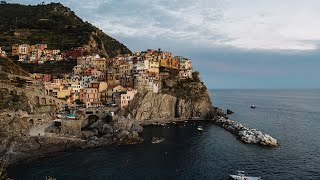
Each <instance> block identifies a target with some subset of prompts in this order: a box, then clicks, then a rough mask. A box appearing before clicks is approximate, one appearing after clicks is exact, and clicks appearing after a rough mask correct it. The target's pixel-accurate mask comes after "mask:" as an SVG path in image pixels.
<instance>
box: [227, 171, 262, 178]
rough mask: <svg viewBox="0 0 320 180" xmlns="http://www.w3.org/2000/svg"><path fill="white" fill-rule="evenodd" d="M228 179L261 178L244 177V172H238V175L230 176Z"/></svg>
mask: <svg viewBox="0 0 320 180" xmlns="http://www.w3.org/2000/svg"><path fill="white" fill-rule="evenodd" d="M229 179H234V180H261V177H253V176H246V175H245V174H244V171H238V175H231V174H230V178H229Z"/></svg>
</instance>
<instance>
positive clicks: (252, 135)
mask: <svg viewBox="0 0 320 180" xmlns="http://www.w3.org/2000/svg"><path fill="white" fill-rule="evenodd" d="M215 123H216V124H217V125H219V126H221V127H222V128H224V129H226V130H227V131H229V132H231V133H232V134H234V135H235V136H236V137H237V138H239V139H240V140H241V141H242V142H245V143H249V144H260V145H263V146H271V147H276V146H278V145H279V143H278V141H277V140H276V139H274V138H273V137H271V136H270V135H268V134H265V133H263V132H261V131H257V130H256V129H251V128H248V127H244V126H243V125H242V124H240V123H237V122H235V121H232V120H230V119H226V118H224V117H220V118H216V119H215Z"/></svg>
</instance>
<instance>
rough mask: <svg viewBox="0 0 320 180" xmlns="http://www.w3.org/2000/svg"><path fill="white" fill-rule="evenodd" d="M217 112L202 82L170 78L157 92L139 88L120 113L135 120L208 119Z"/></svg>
mask: <svg viewBox="0 0 320 180" xmlns="http://www.w3.org/2000/svg"><path fill="white" fill-rule="evenodd" d="M169 84H171V85H169ZM218 113H219V112H218V110H217V109H216V108H214V107H213V106H212V103H211V100H210V97H209V93H208V90H207V88H206V86H205V85H204V84H203V83H201V82H183V83H181V82H179V83H178V82H177V81H173V82H166V84H165V85H164V87H163V89H162V91H161V93H159V94H153V93H152V92H139V93H138V94H137V95H136V96H135V98H134V99H133V100H132V101H131V102H130V105H129V107H128V109H127V110H126V112H125V113H124V114H125V115H127V116H128V117H130V118H133V119H135V120H138V121H147V120H156V121H158V120H160V121H161V120H174V119H191V118H196V119H212V118H213V117H214V116H215V115H216V114H218Z"/></svg>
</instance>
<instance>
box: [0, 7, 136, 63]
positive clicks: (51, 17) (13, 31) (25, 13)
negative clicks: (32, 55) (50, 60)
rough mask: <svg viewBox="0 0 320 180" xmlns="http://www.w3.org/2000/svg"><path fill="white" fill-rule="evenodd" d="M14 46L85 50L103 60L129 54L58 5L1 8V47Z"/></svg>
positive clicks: (94, 28)
mask: <svg viewBox="0 0 320 180" xmlns="http://www.w3.org/2000/svg"><path fill="white" fill-rule="evenodd" d="M15 43H19V44H20V43H27V44H37V43H45V44H48V48H50V49H60V50H68V49H71V48H73V47H85V48H87V50H88V52H89V53H98V54H100V55H102V56H106V57H114V56H116V55H117V54H127V53H131V51H130V50H129V49H128V48H127V47H126V46H124V45H123V44H121V43H120V42H118V41H117V40H115V39H113V38H112V37H110V36H108V35H106V34H105V33H103V32H102V31H101V30H99V29H98V28H96V27H94V26H92V25H91V24H90V23H88V22H83V21H82V20H81V19H80V18H79V17H77V16H76V15H75V13H74V12H73V11H71V10H70V9H69V8H67V7H64V6H63V5H62V4H60V3H51V4H47V5H35V6H31V5H20V4H0V46H1V47H5V50H7V51H9V50H10V46H11V45H12V44H15Z"/></svg>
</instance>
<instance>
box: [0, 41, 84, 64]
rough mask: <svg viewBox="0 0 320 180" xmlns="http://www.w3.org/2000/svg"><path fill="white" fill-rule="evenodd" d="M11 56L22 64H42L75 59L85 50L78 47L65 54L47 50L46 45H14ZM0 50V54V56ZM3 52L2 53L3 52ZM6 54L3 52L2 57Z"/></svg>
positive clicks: (55, 50) (56, 50)
mask: <svg viewBox="0 0 320 180" xmlns="http://www.w3.org/2000/svg"><path fill="white" fill-rule="evenodd" d="M11 50H12V51H11V56H12V57H13V58H14V59H16V60H17V61H19V62H22V63H32V64H44V63H46V62H51V61H61V60H67V59H77V58H78V57H81V56H83V55H84V52H85V49H84V48H81V47H78V48H72V49H70V50H67V51H65V52H62V51H60V49H49V48H48V45H47V44H35V45H29V44H14V45H12V47H11ZM1 52H2V51H1V48H0V54H1ZM3 52H4V51H3ZM3 56H6V53H5V52H4V55H3Z"/></svg>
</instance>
